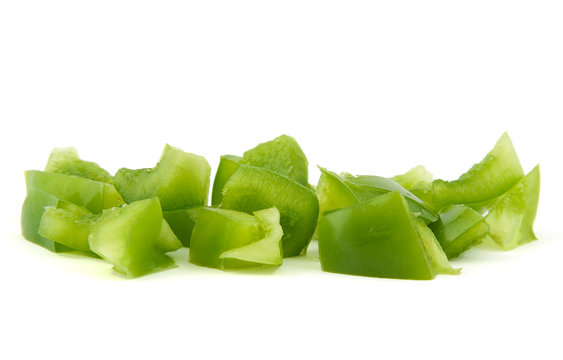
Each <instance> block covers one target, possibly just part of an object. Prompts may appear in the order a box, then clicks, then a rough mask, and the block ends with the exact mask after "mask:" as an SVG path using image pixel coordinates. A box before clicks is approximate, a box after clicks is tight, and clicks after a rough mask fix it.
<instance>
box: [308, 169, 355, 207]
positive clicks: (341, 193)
mask: <svg viewBox="0 0 563 360" xmlns="http://www.w3.org/2000/svg"><path fill="white" fill-rule="evenodd" d="M319 169H320V170H321V177H320V178H319V182H318V184H317V189H316V190H317V197H318V198H319V216H323V214H325V213H327V212H329V211H332V210H337V209H341V208H344V207H347V206H351V205H355V204H359V203H360V202H361V200H360V198H359V197H358V196H357V195H356V193H355V192H354V190H352V189H351V188H350V186H349V185H348V184H347V183H346V182H345V181H344V179H342V178H341V177H340V176H338V175H336V174H335V173H333V172H332V171H329V170H327V169H325V168H322V167H320V166H319Z"/></svg>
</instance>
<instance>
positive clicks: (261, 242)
mask: <svg viewBox="0 0 563 360" xmlns="http://www.w3.org/2000/svg"><path fill="white" fill-rule="evenodd" d="M279 222H280V213H279V211H278V210H277V209H276V208H270V209H265V210H259V211H256V212H254V216H252V215H249V214H247V213H244V212H239V211H234V210H225V209H216V208H203V209H201V210H200V211H199V214H198V221H197V223H196V226H195V228H194V230H193V235H192V240H191V248H190V261H191V262H192V263H194V264H197V265H201V266H207V267H212V268H217V269H232V268H242V267H249V266H264V265H269V266H278V265H281V263H282V248H281V238H282V235H283V231H282V228H281V226H280V224H279Z"/></svg>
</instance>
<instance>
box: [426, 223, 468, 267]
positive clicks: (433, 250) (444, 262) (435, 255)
mask: <svg viewBox="0 0 563 360" xmlns="http://www.w3.org/2000/svg"><path fill="white" fill-rule="evenodd" d="M415 223H416V229H417V230H418V234H419V236H420V239H421V240H422V244H423V245H424V249H425V250H426V254H427V255H428V257H429V258H430V260H431V261H432V268H433V269H434V271H435V272H436V273H437V274H448V275H459V273H460V271H461V269H454V268H453V267H452V265H451V264H450V262H449V261H448V256H447V255H446V253H445V252H444V250H443V249H442V247H441V246H440V243H439V242H438V239H436V236H435V235H434V233H433V232H432V230H430V228H428V226H427V225H426V223H425V222H424V220H422V219H421V218H416V220H415Z"/></svg>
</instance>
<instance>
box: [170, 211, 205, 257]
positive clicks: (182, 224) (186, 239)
mask: <svg viewBox="0 0 563 360" xmlns="http://www.w3.org/2000/svg"><path fill="white" fill-rule="evenodd" d="M200 209H202V208H192V209H181V210H172V211H163V212H162V215H163V216H164V219H165V220H166V222H167V223H168V225H170V228H171V229H172V231H174V234H175V235H176V236H177V237H178V239H179V240H180V241H181V242H182V245H183V246H184V247H188V248H189V247H190V239H191V237H192V231H193V229H194V226H195V223H196V221H197V215H198V212H199V210H200Z"/></svg>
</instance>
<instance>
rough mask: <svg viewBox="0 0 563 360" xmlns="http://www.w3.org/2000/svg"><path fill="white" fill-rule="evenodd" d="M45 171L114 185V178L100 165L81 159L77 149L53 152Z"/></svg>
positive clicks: (55, 150)
mask: <svg viewBox="0 0 563 360" xmlns="http://www.w3.org/2000/svg"><path fill="white" fill-rule="evenodd" d="M45 171H47V172H55V173H61V174H66V175H76V176H79V177H84V178H86V179H90V180H95V181H100V182H104V183H108V184H111V183H113V177H112V176H111V175H110V173H108V172H107V171H106V170H104V169H102V168H101V167H100V166H99V165H98V164H96V163H94V162H91V161H85V160H82V159H80V157H79V156H78V152H77V151H76V149H75V148H72V147H70V148H56V149H53V151H51V155H50V156H49V160H48V161H47V166H45Z"/></svg>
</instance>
